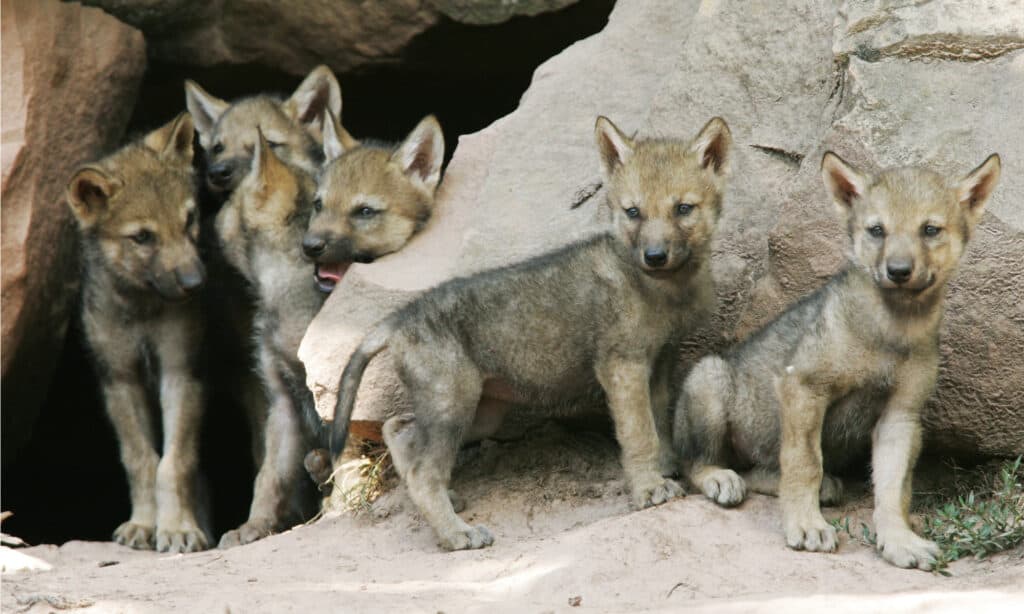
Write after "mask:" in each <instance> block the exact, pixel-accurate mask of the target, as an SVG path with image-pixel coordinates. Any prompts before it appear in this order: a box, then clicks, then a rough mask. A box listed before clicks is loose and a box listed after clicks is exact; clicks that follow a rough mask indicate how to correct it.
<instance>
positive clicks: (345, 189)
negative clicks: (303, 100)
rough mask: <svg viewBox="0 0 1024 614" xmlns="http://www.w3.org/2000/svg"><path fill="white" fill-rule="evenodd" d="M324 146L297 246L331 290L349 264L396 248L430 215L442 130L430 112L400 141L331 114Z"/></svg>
mask: <svg viewBox="0 0 1024 614" xmlns="http://www.w3.org/2000/svg"><path fill="white" fill-rule="evenodd" d="M324 153H325V155H326V161H325V163H324V168H323V170H322V171H321V172H320V176H319V179H318V181H317V184H318V188H317V194H316V199H315V200H314V201H313V214H312V218H311V219H310V221H309V229H308V231H307V232H306V234H305V236H304V237H303V239H302V250H303V252H305V254H306V257H307V258H309V259H310V260H312V261H313V263H314V271H313V275H314V280H315V283H316V284H317V286H318V287H319V288H320V289H321V290H322V291H323V292H330V291H331V290H333V289H334V286H335V285H336V284H337V283H338V282H340V281H341V279H342V277H343V276H344V275H345V272H346V271H347V270H348V267H349V265H350V264H352V263H353V262H362V263H367V262H373V261H374V260H376V259H377V258H380V257H381V256H385V255H387V254H390V253H392V252H396V251H398V250H400V249H401V248H402V247H404V246H405V244H406V243H408V242H409V240H410V239H411V238H412V237H413V235H415V234H416V233H417V232H419V231H420V230H421V229H422V228H423V226H424V225H425V224H426V223H427V220H429V219H430V215H431V213H432V212H433V210H434V195H435V193H436V192H437V186H438V183H440V181H441V163H442V162H443V161H444V135H443V134H442V133H441V125H440V124H438V123H437V120H436V119H435V118H434V116H432V115H431V116H427V117H425V118H424V119H423V120H421V121H420V123H419V124H417V126H416V127H415V128H414V129H413V131H412V132H411V133H409V136H407V137H406V138H405V140H404V141H402V142H401V143H400V144H399V145H398V146H390V145H381V144H376V143H363V142H360V141H357V140H355V139H353V138H352V136H351V135H349V134H348V132H346V131H345V129H344V128H342V126H341V124H340V123H338V121H337V118H336V117H333V116H329V120H328V121H327V123H326V126H325V129H324Z"/></svg>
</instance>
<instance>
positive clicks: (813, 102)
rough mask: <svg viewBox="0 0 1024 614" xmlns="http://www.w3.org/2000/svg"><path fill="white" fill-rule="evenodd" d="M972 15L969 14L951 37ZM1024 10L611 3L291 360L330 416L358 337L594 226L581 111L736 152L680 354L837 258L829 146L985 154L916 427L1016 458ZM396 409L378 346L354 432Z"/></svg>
mask: <svg viewBox="0 0 1024 614" xmlns="http://www.w3.org/2000/svg"><path fill="white" fill-rule="evenodd" d="M890 5H891V6H890ZM964 11H968V12H970V11H977V14H976V15H975V16H974V17H972V18H971V19H970V20H967V21H964V22H963V24H962V25H958V24H959V23H960V22H958V21H957V20H956V19H955V16H956V15H960V14H961V13H963V12H964ZM1020 16H1021V9H1020V3H1019V2H1010V3H1004V2H998V1H996V0H991V1H989V2H982V3H976V2H968V1H967V0H950V1H946V2H933V3H924V4H921V5H920V6H912V5H907V3H898V4H897V3H887V2H847V3H840V2H829V1H824V0H817V1H815V0H803V1H801V0H788V1H786V2H778V3H772V5H771V7H767V6H761V4H759V3H743V4H731V3H717V2H702V3H697V2H677V1H672V0H653V1H652V0H623V1H621V2H619V3H618V4H617V5H616V8H615V10H614V12H613V13H612V15H611V18H610V20H609V23H608V26H607V27H606V28H605V30H604V31H602V32H601V33H600V34H598V35H596V36H594V37H592V38H590V39H587V40H585V41H582V42H580V43H577V44H576V45H574V46H573V47H570V48H569V49H567V50H566V51H565V52H563V53H562V54H560V55H558V56H556V57H555V58H553V59H552V60H550V61H549V62H547V63H546V64H544V65H543V66H541V67H540V68H539V69H538V70H537V72H536V74H535V75H534V80H533V84H532V85H531V87H530V89H529V90H528V91H527V93H526V94H525V95H524V97H523V100H522V103H521V105H520V107H519V108H518V109H517V110H516V111H515V112H514V113H512V114H511V115H509V116H507V117H505V118H503V119H501V120H499V121H497V122H495V123H494V124H493V125H491V126H490V127H488V128H487V129H485V130H483V131H482V132H480V133H477V134H474V135H470V136H467V137H463V138H462V139H461V140H460V143H459V147H458V149H457V150H456V153H455V157H454V159H453V161H452V163H451V165H450V167H449V169H448V174H447V175H446V177H445V181H444V184H443V187H442V193H441V203H440V208H439V211H438V214H437V216H436V218H435V220H434V222H432V224H431V225H430V226H429V227H428V228H427V229H426V230H425V231H424V233H423V234H422V235H421V236H420V237H418V238H417V239H415V240H414V241H413V242H412V244H411V245H409V246H408V247H407V248H406V249H405V250H404V251H403V252H400V253H398V254H395V255H393V256H391V257H389V258H385V259H383V260H381V261H379V262H377V263H374V264H373V265H354V266H353V267H352V268H351V269H350V270H349V274H348V276H347V277H346V279H345V280H344V282H343V283H342V285H340V286H339V287H338V289H337V290H336V291H335V293H334V295H333V296H332V297H331V298H330V299H329V300H328V302H327V304H326V305H325V307H324V309H323V311H322V312H321V313H320V315H319V316H318V317H317V319H316V320H315V321H314V322H313V325H312V326H311V327H310V330H309V332H308V333H307V336H306V339H305V341H304V343H303V346H302V349H301V350H300V356H301V357H302V359H303V360H304V361H305V362H306V364H307V369H308V373H309V383H310V385H311V386H312V387H313V389H314V392H315V393H316V394H317V398H318V406H319V407H320V409H321V412H322V413H323V414H324V415H325V416H327V417H330V413H331V409H332V408H333V404H334V400H335V396H334V394H335V390H336V386H337V378H338V375H339V374H340V372H341V369H342V368H343V366H344V364H345V361H346V360H347V358H348V355H349V353H350V352H351V350H352V349H353V347H354V346H355V344H356V343H357V342H358V340H359V338H360V336H361V335H362V333H363V332H364V331H365V330H366V328H367V327H368V326H369V325H370V324H371V323H372V322H374V321H376V320H377V319H379V318H380V317H381V316H382V315H383V314H384V313H387V312H388V311H389V310H390V309H392V308H394V306H396V305H398V304H400V303H402V302H403V301H406V300H408V299H409V298H410V297H412V296H414V295H415V293H416V292H419V291H421V290H423V289H425V288H427V287H430V286H432V285H435V284H436V283H438V282H440V281H442V280H444V279H448V278H450V277H452V276H453V275H461V274H465V273H468V272H472V271H475V270H479V269H482V268H487V267H492V266H496V265H501V264H506V263H508V262H512V261H515V260H519V259H522V258H526V257H529V256H531V255H534V254H537V253H539V252H541V251H544V250H547V249H550V248H552V247H555V246H558V245H561V244H564V243H565V242H568V241H570V240H572V239H574V238H577V237H579V236H580V235H581V234H585V233H588V232H593V231H594V229H595V228H596V227H597V223H598V222H597V221H596V220H595V219H594V217H593V215H592V214H593V212H594V210H595V208H596V203H595V202H590V203H587V204H585V205H583V206H582V207H581V208H580V209H579V210H570V209H569V208H568V207H569V204H570V203H571V202H573V201H574V199H575V194H576V192H577V191H578V190H580V189H581V188H583V187H586V186H588V185H592V184H593V183H594V182H595V181H596V180H597V158H596V154H595V151H594V146H593V143H592V140H593V139H592V136H591V135H592V125H593V119H594V116H595V115H597V114H598V113H602V114H607V115H609V116H610V117H611V118H612V119H614V120H615V121H616V122H617V123H619V125H620V126H622V127H624V128H625V129H627V130H638V131H639V132H640V133H641V134H663V135H672V136H683V137H685V136H689V135H691V134H692V133H693V132H694V131H696V130H697V129H698V128H699V127H700V126H701V125H702V124H703V122H705V121H706V120H707V119H708V118H709V117H710V116H712V115H722V116H724V117H725V118H726V119H727V121H729V123H730V126H731V127H732V129H733V134H734V138H735V152H736V157H735V160H734V167H733V169H734V172H733V178H732V181H731V183H730V188H729V190H730V191H729V194H728V195H727V198H726V205H725V210H724V214H723V218H722V222H721V227H720V228H721V232H720V236H719V239H718V241H717V246H716V249H715V262H714V270H715V276H716V279H717V281H718V283H719V310H718V313H717V314H716V316H715V318H714V320H713V322H712V324H711V326H709V327H708V328H707V329H706V330H704V331H702V332H701V333H699V334H698V335H696V337H695V338H694V339H693V340H691V341H690V342H689V343H688V344H687V346H686V347H685V348H684V354H683V361H684V362H691V361H692V360H694V359H695V358H697V357H699V356H700V355H703V354H705V353H707V352H710V351H716V350H720V349H722V348H723V347H725V346H726V345H727V344H729V343H733V342H735V341H736V340H737V339H739V338H742V337H743V336H744V335H746V334H748V333H749V332H750V331H751V330H753V329H754V328H756V327H757V326H760V325H761V324H763V323H764V322H766V321H767V320H769V319H771V318H772V317H773V316H774V315H775V314H777V313H778V312H779V311H780V310H782V309H784V308H785V306H786V305H787V304H789V303H790V302H791V301H792V300H794V299H795V298H797V297H799V296H801V295H803V294H805V293H807V292H808V291H810V290H811V289H813V288H814V287H817V286H819V285H820V284H821V283H823V281H824V280H825V279H826V278H827V277H828V276H829V275H831V274H832V273H834V272H835V271H836V270H837V269H838V267H840V266H841V264H842V261H843V258H842V254H843V250H844V247H845V243H844V242H845V236H844V232H843V230H842V228H841V227H840V225H839V223H838V221H837V220H836V219H834V218H833V217H832V213H831V212H832V207H831V205H830V204H829V203H828V201H827V199H826V196H825V193H824V190H823V187H822V185H821V179H820V175H819V172H818V164H819V161H820V159H821V155H822V153H823V152H824V151H825V150H826V149H828V148H832V149H835V150H837V151H839V152H840V153H841V154H843V155H844V156H845V157H847V158H848V159H850V160H851V161H853V162H855V163H859V164H861V165H862V166H864V167H865V168H879V167H884V166H890V165H895V164H910V163H912V164H926V165H928V166H931V167H933V168H936V169H938V170H940V171H942V172H948V173H951V174H955V175H962V174H964V173H966V172H967V171H969V170H970V169H971V168H973V167H974V166H975V165H977V164H979V163H980V162H981V161H982V160H983V159H984V157H985V155H987V154H988V153H990V152H991V151H999V152H1000V153H1002V154H1003V156H1004V157H1003V160H1004V173H1003V179H1002V182H1001V185H1000V186H999V188H998V190H997V192H996V196H995V198H994V199H993V201H992V202H991V203H990V205H989V213H988V214H986V217H985V219H984V220H983V222H982V224H981V226H980V227H979V229H978V232H977V236H976V239H975V241H974V244H973V245H972V248H971V250H970V252H969V254H968V256H967V258H966V260H965V262H964V264H963V267H962V270H961V272H960V274H959V275H958V277H957V278H956V281H955V282H954V283H953V284H952V286H951V288H950V295H951V298H950V304H949V316H948V317H947V320H946V326H945V331H944V334H945V336H944V341H943V357H944V361H943V370H942V375H941V380H940V387H939V392H938V394H937V395H936V396H935V398H934V399H933V400H932V402H931V403H930V404H929V407H928V410H927V415H926V424H927V427H928V434H929V441H930V442H932V443H933V444H937V445H941V446H942V447H943V448H945V449H947V450H957V451H970V452H977V451H980V452H983V453H988V454H1016V453H1021V452H1024V408H1022V406H1021V405H1020V403H1019V399H1020V398H1024V359H1021V358H1020V355H1019V354H1020V353H1019V350H1018V348H1020V347H1024V312H1022V302H1021V301H1020V296H1021V294H1020V290H1019V288H1020V287H1021V281H1022V280H1024V268H1022V267H1024V254H1022V253H1021V250H1022V241H1024V238H1022V223H1024V222H1022V216H1024V210H1022V209H1021V208H1020V207H1019V203H1020V202H1021V201H1022V197H1024V194H1022V191H1024V177H1022V176H1021V174H1020V173H1016V174H1015V173H1014V172H1013V170H1014V162H1012V161H1013V160H1019V159H1021V157H1022V155H1021V154H1024V151H1021V148H1022V147H1024V145H1022V143H1024V124H1021V122H1020V121H1019V118H1017V117H1015V115H1014V114H1015V113H1017V114H1019V110H1018V109H1019V100H1018V99H1019V96H1020V92H1022V91H1024V65H1022V62H1024V52H1022V51H1017V50H1018V49H1021V48H1022V43H1024V37H1022V35H1021V29H1022V27H1024V26H1022V25H1021V24H1022V20H1021V19H1020ZM599 198H601V194H600V193H599V194H598V195H597V196H596V197H595V200H596V199H599ZM1014 353H1016V355H1014ZM404 408H405V401H404V398H403V396H402V391H401V388H400V386H399V385H398V382H397V381H396V380H395V378H394V375H393V373H391V371H390V365H389V361H388V360H387V358H386V354H385V355H384V357H383V359H381V360H376V361H374V362H373V363H371V366H370V369H369V370H368V371H367V374H366V376H365V378H364V381H363V386H362V388H361V389H360V393H359V401H358V403H357V406H356V412H355V418H356V419H357V420H359V421H361V422H360V423H361V424H362V423H366V424H373V423H375V422H379V421H380V420H381V419H383V418H385V417H387V416H389V415H392V414H393V413H394V412H396V411H400V410H403V409H404ZM356 430H357V431H358V430H359V428H358V425H357V429H356Z"/></svg>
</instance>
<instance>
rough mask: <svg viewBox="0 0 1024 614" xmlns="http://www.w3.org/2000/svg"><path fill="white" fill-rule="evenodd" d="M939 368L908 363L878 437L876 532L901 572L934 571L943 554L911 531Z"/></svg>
mask: <svg viewBox="0 0 1024 614" xmlns="http://www.w3.org/2000/svg"><path fill="white" fill-rule="evenodd" d="M936 373H937V366H936V365H933V364H921V363H908V364H906V365H904V367H903V368H902V369H900V371H899V372H898V373H897V379H896V381H897V385H896V389H895V390H894V391H893V392H892V394H891V395H890V397H889V402H888V403H887V404H886V407H885V409H884V410H883V411H882V415H881V417H880V418H879V420H878V424H876V425H875V430H874V432H873V433H872V448H871V467H872V481H873V482H874V487H875V511H874V521H875V532H876V534H877V541H876V544H877V548H878V550H879V552H881V554H882V558H884V559H885V560H886V561H889V562H890V563H892V564H893V565H896V566H897V567H911V568H912V567H917V568H918V569H925V570H928V569H931V568H932V567H934V566H935V560H936V557H937V556H938V554H939V548H938V546H936V545H935V543H933V542H930V541H928V540H926V539H923V538H921V537H918V536H917V535H916V534H915V533H914V532H913V530H911V528H910V523H909V519H908V514H909V511H910V497H911V492H912V489H911V484H912V481H913V469H914V464H915V463H916V462H917V456H918V454H919V453H920V451H921V408H922V407H923V405H924V403H925V401H926V400H927V398H928V396H929V395H930V394H931V392H932V390H933V389H934V387H935V377H936Z"/></svg>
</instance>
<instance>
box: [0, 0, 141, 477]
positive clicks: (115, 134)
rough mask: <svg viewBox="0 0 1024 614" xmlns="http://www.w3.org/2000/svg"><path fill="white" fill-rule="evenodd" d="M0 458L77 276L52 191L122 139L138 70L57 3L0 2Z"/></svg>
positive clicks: (131, 43) (113, 31)
mask: <svg viewBox="0 0 1024 614" xmlns="http://www.w3.org/2000/svg"><path fill="white" fill-rule="evenodd" d="M2 11H3V34H2V44H3V90H4V91H3V193H2V223H3V232H2V241H3V277H2V285H3V307H2V309H3V314H2V320H3V334H2V342H3V360H2V361H3V384H2V387H3V433H4V446H3V447H4V458H5V459H6V458H8V455H9V454H11V453H13V452H14V450H15V448H16V447H17V442H18V441H19V440H20V439H21V438H22V437H23V436H24V435H25V434H26V432H27V430H28V429H29V428H30V426H31V423H32V420H33V418H34V416H35V413H36V408H37V406H38V403H39V402H40V401H41V400H42V399H43V397H44V396H45V393H46V390H47V389H48V387H49V378H50V374H51V373H52V369H53V367H54V366H55V365H56V356H57V355H58V353H59V350H60V347H61V343H62V341H63V338H64V330H65V326H66V323H67V317H68V311H69V306H70V302H71V299H72V297H73V294H74V290H75V288H76V282H77V278H78V267H77V260H76V259H75V257H74V256H75V241H74V236H75V235H74V232H73V228H72V225H71V222H70V217H69V212H68V210H67V206H66V205H65V204H64V202H63V195H64V186H65V185H66V183H67V180H68V179H69V178H70V176H71V173H72V171H73V170H74V168H75V167H76V166H77V165H78V164H81V163H83V162H86V161H88V160H90V159H94V158H96V157H98V156H99V155H100V154H101V153H103V152H105V151H106V150H108V149H110V148H112V147H113V146H114V145H115V144H116V143H117V142H118V141H119V140H120V139H121V137H122V135H123V133H124V128H125V126H126V124H127V122H128V118H129V116H130V114H131V110H132V106H133V103H134V100H135V94H136V92H137V89H138V85H139V82H140V80H141V78H142V73H143V71H144V70H145V67H146V54H145V43H144V41H143V39H142V34H141V33H140V32H139V31H138V30H136V29H134V28H132V27H130V26H127V25H125V24H123V23H121V22H119V21H117V20H116V19H114V18H113V17H111V16H109V15H107V14H105V13H104V12H103V11H100V10H99V9H94V8H83V7H81V6H79V5H76V4H65V3H62V2H57V0H4V1H3V6H2Z"/></svg>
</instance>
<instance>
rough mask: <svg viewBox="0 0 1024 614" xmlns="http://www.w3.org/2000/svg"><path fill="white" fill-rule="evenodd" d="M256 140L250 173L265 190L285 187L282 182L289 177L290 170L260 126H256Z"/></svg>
mask: <svg viewBox="0 0 1024 614" xmlns="http://www.w3.org/2000/svg"><path fill="white" fill-rule="evenodd" d="M256 139H257V142H256V149H255V151H254V152H253V157H252V167H251V168H250V170H249V172H250V173H252V174H253V176H255V177H256V178H257V180H258V181H259V184H260V185H261V186H263V187H264V188H268V187H273V186H277V185H284V183H283V182H282V180H283V179H284V178H285V177H287V174H288V169H287V167H285V165H284V162H281V159H280V158H278V157H277V154H276V153H274V148H273V147H271V146H270V141H268V140H267V137H265V136H263V130H262V129H261V128H260V127H259V126H256Z"/></svg>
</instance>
